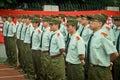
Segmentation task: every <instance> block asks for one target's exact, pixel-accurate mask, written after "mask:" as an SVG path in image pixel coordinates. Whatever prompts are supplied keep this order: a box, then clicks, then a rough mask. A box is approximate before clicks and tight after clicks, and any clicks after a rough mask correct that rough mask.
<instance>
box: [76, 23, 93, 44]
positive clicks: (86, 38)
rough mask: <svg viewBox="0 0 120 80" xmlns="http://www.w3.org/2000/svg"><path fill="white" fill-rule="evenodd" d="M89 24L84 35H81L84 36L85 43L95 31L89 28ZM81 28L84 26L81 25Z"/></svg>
mask: <svg viewBox="0 0 120 80" xmlns="http://www.w3.org/2000/svg"><path fill="white" fill-rule="evenodd" d="M88 26H89V25H87V26H85V27H84V30H83V32H82V35H81V37H82V38H83V40H84V42H85V44H86V43H87V41H88V39H89V35H90V34H91V33H93V31H92V30H90V29H89V28H88ZM81 28H82V29H83V26H81ZM82 29H81V31H82ZM81 31H80V32H78V34H79V35H80V33H81Z"/></svg>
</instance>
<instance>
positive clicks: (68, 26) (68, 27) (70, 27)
mask: <svg viewBox="0 0 120 80" xmlns="http://www.w3.org/2000/svg"><path fill="white" fill-rule="evenodd" d="M67 31H68V33H70V34H72V33H73V31H74V27H73V26H72V25H67Z"/></svg>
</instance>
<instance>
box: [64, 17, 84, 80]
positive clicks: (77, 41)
mask: <svg viewBox="0 0 120 80" xmlns="http://www.w3.org/2000/svg"><path fill="white" fill-rule="evenodd" d="M77 23H78V21H77V20H75V19H70V20H68V21H67V31H68V33H69V34H70V35H71V37H70V40H69V41H68V43H67V44H66V52H67V56H66V62H67V80H84V68H83V64H82V63H83V62H84V58H85V43H84V41H83V39H82V38H81V37H80V36H79V34H78V33H77V32H76V28H77Z"/></svg>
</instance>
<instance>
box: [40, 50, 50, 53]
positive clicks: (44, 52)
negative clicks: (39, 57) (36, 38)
mask: <svg viewBox="0 0 120 80" xmlns="http://www.w3.org/2000/svg"><path fill="white" fill-rule="evenodd" d="M47 52H49V51H48V50H46V51H41V53H47Z"/></svg>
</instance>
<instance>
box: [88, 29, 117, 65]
mask: <svg viewBox="0 0 120 80" xmlns="http://www.w3.org/2000/svg"><path fill="white" fill-rule="evenodd" d="M108 38H109V36H108V34H107V33H105V32H104V31H103V30H102V29H101V30H99V31H97V32H95V33H94V36H93V37H92V39H91V46H90V63H91V64H94V65H99V66H106V67H108V66H110V55H111V54H112V53H114V52H117V50H116V47H115V46H114V45H113V43H112V41H111V40H109V39H108Z"/></svg>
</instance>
